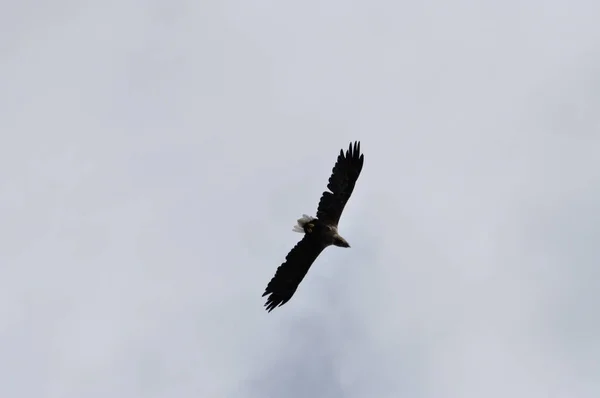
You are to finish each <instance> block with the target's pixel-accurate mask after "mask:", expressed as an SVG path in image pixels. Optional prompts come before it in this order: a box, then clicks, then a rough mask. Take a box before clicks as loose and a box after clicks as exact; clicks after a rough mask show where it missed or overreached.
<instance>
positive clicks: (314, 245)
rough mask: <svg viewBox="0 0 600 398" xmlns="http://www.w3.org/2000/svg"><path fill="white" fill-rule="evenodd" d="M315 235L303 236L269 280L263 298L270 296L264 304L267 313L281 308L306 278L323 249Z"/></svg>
mask: <svg viewBox="0 0 600 398" xmlns="http://www.w3.org/2000/svg"><path fill="white" fill-rule="evenodd" d="M316 235H317V234H310V233H308V234H305V235H304V237H303V238H302V240H301V241H300V242H298V243H297V244H296V246H294V248H293V249H292V250H290V252H289V253H288V255H287V256H286V257H285V262H284V263H283V264H281V265H280V266H279V267H278V268H277V271H276V272H275V276H273V278H272V279H271V281H270V282H269V284H268V285H267V288H266V289H265V292H264V293H263V297H264V296H266V295H268V294H270V296H269V297H268V298H267V302H266V303H265V307H266V309H267V311H269V312H271V311H272V310H273V309H274V308H275V307H278V306H282V305H284V304H285V303H287V302H288V301H290V299H291V298H292V296H293V295H294V293H295V292H296V289H297V288H298V285H300V282H302V279H304V276H306V273H307V272H308V270H309V268H310V266H311V265H312V263H313V262H314V261H315V260H316V259H317V257H318V256H319V254H321V252H322V251H323V249H325V247H324V246H323V244H322V243H321V241H320V240H319V238H318V237H317V236H316Z"/></svg>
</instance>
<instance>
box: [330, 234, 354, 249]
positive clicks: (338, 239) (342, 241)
mask: <svg viewBox="0 0 600 398" xmlns="http://www.w3.org/2000/svg"><path fill="white" fill-rule="evenodd" d="M333 244H334V246H339V247H350V244H349V243H348V242H347V241H346V239H344V238H342V237H341V236H339V235H336V236H334V237H333Z"/></svg>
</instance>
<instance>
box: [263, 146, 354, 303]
mask: <svg viewBox="0 0 600 398" xmlns="http://www.w3.org/2000/svg"><path fill="white" fill-rule="evenodd" d="M363 162H364V156H363V155H361V154H360V143H359V142H355V143H354V145H352V144H350V147H349V148H348V150H347V151H346V153H345V155H344V152H343V151H340V154H339V156H338V159H337V162H336V164H335V166H334V167H333V170H332V174H331V177H330V178H329V184H327V188H328V189H329V190H330V191H331V192H329V191H325V192H323V195H322V196H321V200H320V201H319V206H318V208H317V217H316V218H315V217H311V216H307V215H306V214H304V215H303V216H302V217H301V218H300V219H298V224H297V225H295V226H294V231H296V232H300V233H304V237H303V238H302V240H300V242H298V243H297V244H296V246H294V248H293V249H292V250H291V251H290V252H289V253H288V255H287V256H286V259H285V260H286V261H285V262H284V263H283V264H281V265H280V266H279V268H277V271H276V272H275V276H274V277H273V279H271V281H270V282H269V284H268V285H267V288H266V290H265V292H264V293H263V297H264V296H266V295H269V297H268V299H267V303H266V304H265V307H266V309H267V311H269V312H271V311H272V310H273V309H274V308H275V307H277V306H281V305H283V304H285V303H287V302H288V301H289V300H290V299H291V298H292V296H293V295H294V293H295V292H296V289H297V288H298V286H299V285H300V282H302V279H304V276H305V275H306V273H307V272H308V270H309V268H310V266H311V265H312V263H313V262H314V261H315V260H316V259H317V257H318V256H319V254H321V252H322V251H323V250H325V248H327V247H328V246H332V245H333V246H339V247H350V245H349V244H348V242H346V240H345V239H344V238H342V237H341V236H340V234H339V233H338V223H339V220H340V216H341V215H342V211H343V210H344V207H345V206H346V203H347V202H348V199H350V195H352V191H353V190H354V185H355V184H356V180H357V179H358V176H359V175H360V172H361V170H362V167H363Z"/></svg>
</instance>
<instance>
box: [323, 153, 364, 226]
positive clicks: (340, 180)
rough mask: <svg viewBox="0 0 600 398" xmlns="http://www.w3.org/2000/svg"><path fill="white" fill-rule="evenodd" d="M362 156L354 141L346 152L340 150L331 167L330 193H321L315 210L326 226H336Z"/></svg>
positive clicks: (356, 177) (354, 182)
mask: <svg viewBox="0 0 600 398" xmlns="http://www.w3.org/2000/svg"><path fill="white" fill-rule="evenodd" d="M363 161H364V155H361V154H360V142H358V141H356V142H355V143H354V146H353V145H352V143H350V147H349V148H348V150H347V151H346V154H345V156H344V151H343V150H340V154H339V156H338V158H337V162H336V163H335V166H334V167H333V170H332V173H331V177H329V184H327V188H328V189H329V190H330V191H331V192H328V191H325V192H323V195H322V196H321V200H320V201H319V207H318V208H317V218H318V219H320V220H322V221H324V222H325V223H327V224H332V225H336V226H337V225H338V222H339V221H340V216H341V215H342V211H343V210H344V207H345V206H346V203H347V202H348V199H350V195H352V191H353V190H354V185H355V184H356V180H358V176H359V175H360V172H361V170H362V167H363Z"/></svg>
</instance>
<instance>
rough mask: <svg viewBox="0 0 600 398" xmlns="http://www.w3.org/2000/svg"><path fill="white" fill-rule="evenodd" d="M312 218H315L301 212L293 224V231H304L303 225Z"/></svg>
mask: <svg viewBox="0 0 600 398" xmlns="http://www.w3.org/2000/svg"><path fill="white" fill-rule="evenodd" d="M312 220H316V218H314V217H311V216H308V215H306V214H302V217H300V218H299V219H298V224H296V225H294V229H293V231H294V232H300V233H304V226H305V225H306V224H307V223H309V222H311V221H312Z"/></svg>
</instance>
